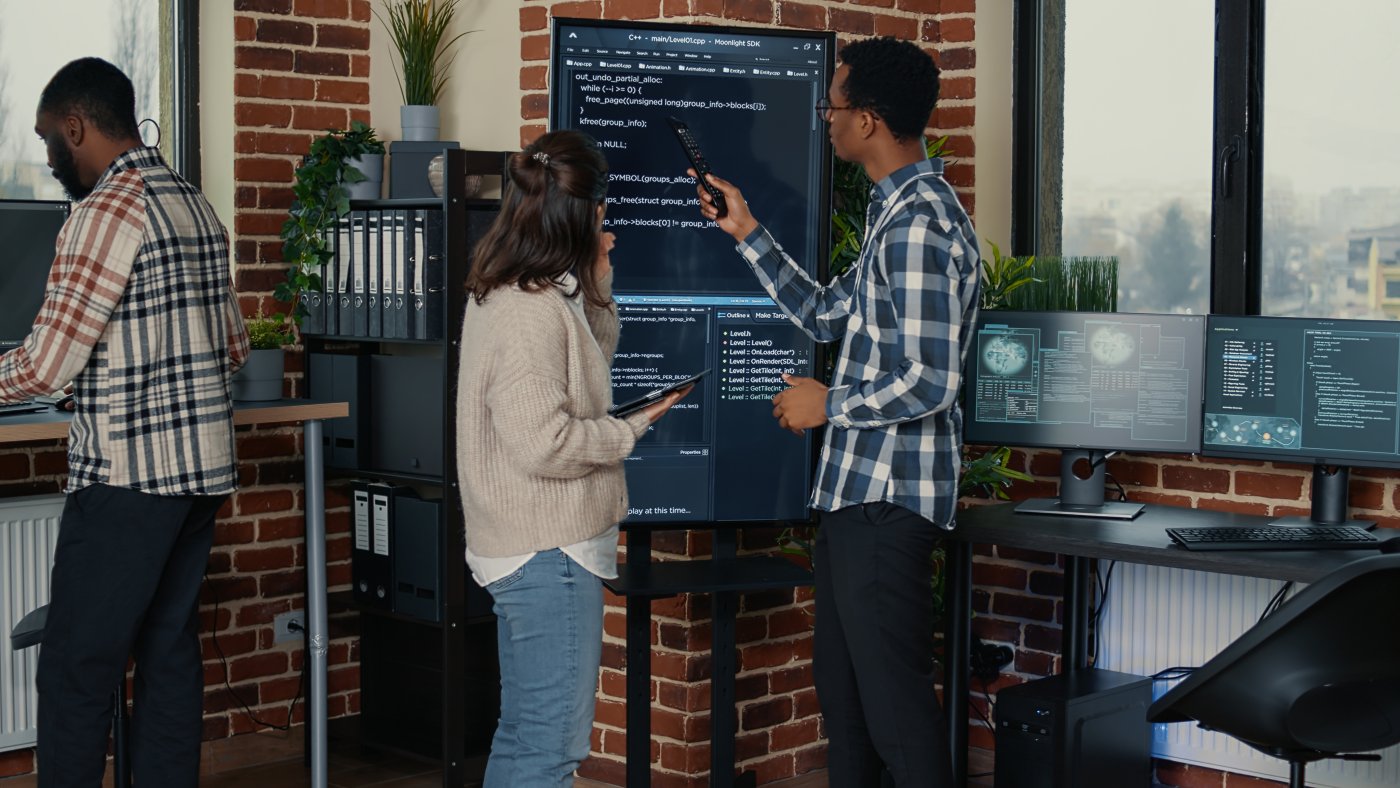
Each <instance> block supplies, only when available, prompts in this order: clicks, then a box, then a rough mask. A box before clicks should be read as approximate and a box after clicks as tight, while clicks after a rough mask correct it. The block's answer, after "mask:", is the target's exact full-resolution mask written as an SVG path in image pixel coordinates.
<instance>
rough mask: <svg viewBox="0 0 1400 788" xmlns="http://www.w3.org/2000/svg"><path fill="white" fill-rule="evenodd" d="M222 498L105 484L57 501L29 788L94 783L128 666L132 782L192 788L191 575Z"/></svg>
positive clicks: (197, 674) (195, 629) (194, 666)
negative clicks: (34, 765) (35, 774)
mask: <svg viewBox="0 0 1400 788" xmlns="http://www.w3.org/2000/svg"><path fill="white" fill-rule="evenodd" d="M226 497H227V496H222V495H220V496H157V495H148V494H146V493H141V492H136V491H134V490H128V489H124V488H118V487H109V486H107V485H94V486H91V487H85V488H83V489H81V490H78V491H77V492H75V493H72V494H70V495H69V496H68V501H67V503H66V504H65V506H64V509H63V520H62V523H61V525H60V526H59V534H58V545H57V548H56V551H55V554H54V567H53V574H52V577H51V592H50V602H49V618H48V623H47V625H46V626H45V628H44V642H43V645H42V646H40V651H39V669H38V674H37V676H36V683H37V685H38V689H39V788H97V786H99V785H101V783H102V773H103V770H104V768H105V760H106V755H107V734H108V731H109V730H110V728H111V723H112V711H113V706H112V698H113V692H114V691H115V690H116V687H117V682H118V681H124V680H125V676H126V665H127V658H128V656H132V657H134V658H135V660H136V674H135V683H134V685H133V692H132V705H133V711H132V722H131V771H132V782H133V783H135V784H136V785H138V786H142V788H157V787H159V788H194V787H195V786H196V785H198V783H199V748H200V741H201V739H202V738H203V708H204V671H203V665H202V662H203V659H202V657H201V654H200V646H199V617H198V601H199V586H200V580H201V578H202V577H203V576H204V569H205V565H206V564H207V563H208V561H209V548H210V545H211V544H212V543H213V540H214V516H215V514H216V513H217V512H218V510H219V506H220V505H222V504H223V501H224V499H225V498H226Z"/></svg>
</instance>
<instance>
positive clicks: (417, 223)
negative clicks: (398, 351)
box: [404, 210, 424, 339]
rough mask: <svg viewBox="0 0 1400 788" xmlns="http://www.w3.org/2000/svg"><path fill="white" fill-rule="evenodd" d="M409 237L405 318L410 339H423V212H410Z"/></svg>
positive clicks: (406, 265) (405, 272)
mask: <svg viewBox="0 0 1400 788" xmlns="http://www.w3.org/2000/svg"><path fill="white" fill-rule="evenodd" d="M407 215H408V227H407V231H408V237H406V238H404V256H405V257H406V262H405V264H404V286H405V287H407V288H408V299H407V301H408V305H407V309H406V310H405V311H406V314H405V316H404V319H405V323H406V324H407V329H408V331H407V337H408V338H409V339H423V335H422V333H421V332H422V329H421V328H420V327H419V325H418V313H419V311H420V310H422V309H423V306H424V304H423V211H420V210H419V211H408V212H407Z"/></svg>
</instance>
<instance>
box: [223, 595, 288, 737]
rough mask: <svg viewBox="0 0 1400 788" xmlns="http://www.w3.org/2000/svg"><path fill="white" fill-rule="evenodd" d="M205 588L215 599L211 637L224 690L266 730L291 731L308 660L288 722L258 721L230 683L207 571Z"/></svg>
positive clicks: (249, 716) (245, 712) (251, 718)
mask: <svg viewBox="0 0 1400 788" xmlns="http://www.w3.org/2000/svg"><path fill="white" fill-rule="evenodd" d="M204 587H205V588H206V589H208V590H209V596H211V597H213V599H214V626H213V629H212V631H211V632H210V635H211V636H212V639H213V643H214V651H215V652H216V653H217V654H218V655H219V662H220V663H221V664H222V665H223V668H224V689H225V690H226V691H227V692H228V694H229V697H231V698H233V699H234V701H236V702H237V703H238V705H239V706H242V707H243V713H244V714H245V715H247V717H248V719H250V720H252V721H253V722H255V723H257V724H258V725H261V726H263V727H264V728H271V729H272V730H275V731H289V730H291V729H292V714H293V713H294V712H295V711H296V706H297V701H299V700H301V693H302V690H303V689H304V688H305V686H306V660H302V663H301V671H300V672H299V673H298V675H297V692H296V694H295V695H293V696H292V702H291V703H289V704H287V722H286V723H285V724H283V725H278V724H277V723H274V722H266V721H264V720H261V719H258V716H257V715H256V714H254V713H253V710H252V709H251V708H249V707H248V704H247V703H244V702H243V698H241V697H239V695H238V692H237V691H236V690H234V688H233V685H232V684H230V683H229V674H228V658H227V657H225V656H224V650H223V648H221V647H220V646H219V595H218V593H217V592H216V591H215V590H214V583H213V582H212V581H211V580H210V579H209V573H208V572H207V571H206V572H205V573H204ZM289 628H290V627H289Z"/></svg>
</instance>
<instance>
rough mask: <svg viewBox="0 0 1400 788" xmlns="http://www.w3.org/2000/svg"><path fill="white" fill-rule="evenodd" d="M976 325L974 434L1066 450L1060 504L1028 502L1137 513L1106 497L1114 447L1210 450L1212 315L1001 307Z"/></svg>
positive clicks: (967, 421) (1098, 512)
mask: <svg viewBox="0 0 1400 788" xmlns="http://www.w3.org/2000/svg"><path fill="white" fill-rule="evenodd" d="M976 331H977V335H976V336H975V337H974V339H973V343H972V354H973V356H972V358H969V359H968V361H967V377H968V379H967V382H966V387H965V389H964V391H965V396H966V401H965V405H964V426H963V438H964V440H965V441H966V442H967V443H974V444H992V445H1011V446H1033V447H1046V448H1054V449H1060V450H1062V458H1063V460H1064V461H1063V470H1062V472H1061V484H1060V488H1061V489H1060V495H1061V497H1060V499H1058V500H1046V499H1032V501H1031V502H1027V503H1026V504H1023V505H1025V506H1030V507H1032V508H1036V510H1037V511H1043V512H1046V513H1058V514H1078V515H1090V516H1103V517H1131V516H1133V515H1134V514H1136V512H1137V510H1138V508H1140V507H1136V506H1132V507H1115V506H1112V505H1106V504H1104V501H1103V497H1104V496H1103V489H1104V488H1103V481H1104V474H1103V462H1104V460H1105V458H1106V456H1107V454H1108V453H1109V452H1113V451H1134V452H1176V453H1183V454H1190V453H1195V452H1198V451H1200V448H1201V386H1202V366H1203V361H1202V352H1203V351H1202V349H1203V346H1204V332H1205V318H1203V317H1200V316H1195V315H1144V314H1118V313H1111V314H1108V313H1092V312H1014V311H1013V312H994V311H989V312H984V313H982V315H981V316H980V318H979V320H978V323H977V329H976ZM1076 465H1077V467H1076ZM1037 507H1038V508H1037Z"/></svg>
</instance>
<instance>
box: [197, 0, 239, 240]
mask: <svg viewBox="0 0 1400 788" xmlns="http://www.w3.org/2000/svg"><path fill="white" fill-rule="evenodd" d="M199 150H200V156H201V159H200V177H201V178H202V181H203V182H202V184H201V185H202V189H203V191H204V196H205V197H206V198H208V200H209V203H210V204H211V205H213V206H214V210H215V211H216V212H218V214H219V220H220V221H222V222H223V223H224V226H225V227H227V228H229V232H230V233H232V232H233V3H231V2H229V0H200V3H199Z"/></svg>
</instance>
